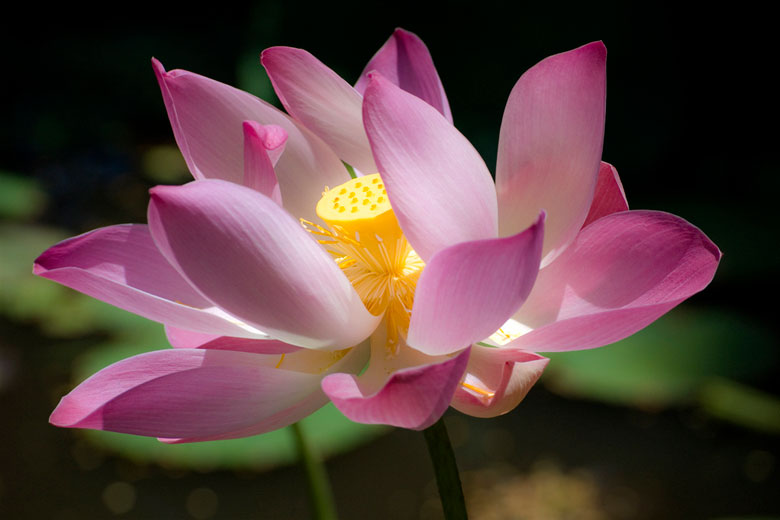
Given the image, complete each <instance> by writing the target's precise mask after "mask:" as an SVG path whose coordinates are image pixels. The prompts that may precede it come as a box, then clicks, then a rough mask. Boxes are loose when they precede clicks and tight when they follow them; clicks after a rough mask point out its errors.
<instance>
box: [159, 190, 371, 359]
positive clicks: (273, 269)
mask: <svg viewBox="0 0 780 520" xmlns="http://www.w3.org/2000/svg"><path fill="white" fill-rule="evenodd" d="M149 227H150V229H151V233H152V237H153V238H154V240H155V242H156V243H157V246H158V248H159V249H160V251H161V252H162V254H163V255H164V256H165V257H166V258H167V259H168V261H169V262H170V263H171V264H172V265H173V266H174V267H176V269H177V270H178V271H179V272H180V273H182V275H183V276H184V277H185V278H186V279H187V280H189V282H190V283H191V284H192V285H193V287H195V288H196V289H197V290H199V291H200V292H201V294H203V295H204V296H205V297H206V298H208V299H209V300H210V301H212V302H214V303H215V304H216V305H218V306H219V307H220V308H223V309H225V310H226V311H227V312H229V313H231V314H233V315H235V316H236V317H237V318H238V319H241V320H244V321H246V322H247V323H249V324H251V325H253V326H257V325H259V324H261V323H262V324H263V325H262V330H263V331H265V332H267V333H268V334H269V335H270V336H272V337H274V338H275V339H279V340H281V341H284V342H286V343H291V344H293V345H297V346H302V347H307V348H322V349H328V350H331V349H334V348H337V347H343V346H344V345H356V344H357V343H359V342H361V341H362V340H363V339H365V338H367V337H368V336H369V335H370V334H371V332H372V331H373V330H374V328H376V325H377V324H378V322H379V320H380V317H377V316H373V315H372V314H370V313H369V312H368V310H367V309H366V308H365V306H364V305H363V303H362V302H361V301H360V297H359V296H358V295H357V293H356V292H355V290H354V289H353V287H352V285H351V284H350V283H349V281H348V280H347V278H346V277H345V276H344V274H343V273H342V272H341V270H340V269H339V268H338V266H337V265H336V264H335V262H333V259H332V258H331V257H330V255H328V253H326V252H325V250H324V249H323V248H322V247H321V246H320V245H319V244H318V243H317V242H316V241H315V240H314V239H312V238H311V236H310V235H309V234H308V233H307V232H306V231H304V229H303V228H302V227H301V225H300V224H299V223H298V222H297V221H296V220H295V219H293V218H292V217H291V216H290V215H289V214H288V213H287V212H285V211H284V210H283V209H281V208H280V207H279V206H277V205H276V204H275V203H274V202H273V201H272V200H271V199H269V198H268V197H266V196H264V195H262V194H261V193H258V192H256V191H254V190H251V189H249V188H245V187H243V186H239V185H237V184H232V183H229V182H225V181H221V180H204V181H194V182H191V183H189V184H186V185H184V186H158V187H156V188H153V189H152V190H151V202H150V204H149Z"/></svg>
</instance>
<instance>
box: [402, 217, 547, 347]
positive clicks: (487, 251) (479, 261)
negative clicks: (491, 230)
mask: <svg viewBox="0 0 780 520" xmlns="http://www.w3.org/2000/svg"><path fill="white" fill-rule="evenodd" d="M543 239H544V214H543V213H542V214H541V215H539V217H538V218H537V221H536V223H535V224H534V225H533V226H531V227H530V228H528V229H527V230H525V231H523V232H522V233H518V234H517V235H515V236H512V237H507V238H493V239H489V240H477V241H473V242H462V243H460V244H456V245H454V246H450V247H448V248H447V249H442V250H440V251H439V252H437V253H436V254H435V255H433V257H432V258H431V260H430V261H429V262H428V264H427V265H426V266H425V269H424V270H423V273H422V276H421V277H420V280H419V282H418V283H417V292H416V293H415V299H414V306H413V307H412V318H411V324H410V325H409V334H408V337H407V342H408V343H409V345H410V346H411V347H413V348H416V349H417V350H420V351H421V352H424V353H426V354H429V355H440V354H448V353H450V352H455V351H458V350H461V349H462V348H464V347H466V346H468V345H471V344H472V343H474V342H476V341H479V340H481V339H484V338H486V337H488V336H490V335H491V334H492V333H493V332H495V331H496V329H498V328H499V327H500V326H501V325H503V324H504V322H506V320H508V319H509V318H511V317H512V315H513V314H514V313H515V312H516V311H517V309H519V308H520V306H521V305H522V304H523V302H524V301H525V299H526V297H527V296H528V293H530V292H531V288H532V287H533V285H534V280H535V279H536V275H537V273H538V272H539V261H540V260H541V254H542V241H543Z"/></svg>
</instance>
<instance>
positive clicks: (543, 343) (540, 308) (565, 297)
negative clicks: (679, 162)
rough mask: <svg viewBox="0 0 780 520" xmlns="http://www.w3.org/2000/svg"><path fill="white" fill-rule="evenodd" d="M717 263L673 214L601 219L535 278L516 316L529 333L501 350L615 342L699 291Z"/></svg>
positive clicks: (711, 247) (716, 254)
mask: <svg viewBox="0 0 780 520" xmlns="http://www.w3.org/2000/svg"><path fill="white" fill-rule="evenodd" d="M720 257H721V252H720V251H719V250H718V248H717V247H716V246H715V244H713V243H712V242H711V241H710V239H709V238H707V237H706V236H705V235H704V233H702V232H701V231H700V230H699V229H698V228H696V227H695V226H693V225H692V224H690V223H688V222H686V221H685V220H683V219H681V218H680V217H677V216H675V215H670V214H668V213H663V212H659V211H625V212H621V213H612V214H610V215H607V216H604V217H602V218H600V219H598V220H596V221H595V222H593V223H592V224H590V225H589V226H588V227H586V228H584V229H583V230H582V231H581V232H580V234H579V235H578V236H577V239H576V241H575V242H574V243H573V244H572V245H571V246H570V247H569V249H567V250H566V252H565V253H564V254H563V255H562V256H561V257H559V258H558V259H557V260H555V261H554V262H553V263H552V264H551V265H550V266H548V267H546V268H544V269H542V270H541V271H540V272H539V276H538V278H537V282H536V285H535V286H534V289H533V291H532V292H531V295H530V296H529V297H528V300H527V301H526V303H525V304H524V305H523V307H522V308H521V309H520V311H519V312H518V313H517V314H516V315H515V319H516V320H517V321H518V322H520V323H522V324H525V325H527V326H529V327H531V328H532V329H533V330H531V331H530V332H527V333H525V334H523V335H521V336H520V337H519V338H517V339H515V340H514V341H512V342H511V343H509V344H507V345H506V347H513V348H521V349H523V350H530V351H534V352H553V351H562V350H577V349H587V348H594V347H599V346H602V345H606V344H608V343H613V342H615V341H618V340H621V339H623V338H625V337H627V336H629V335H631V334H633V333H634V332H636V331H638V330H640V329H642V328H643V327H645V326H647V325H648V324H650V323H652V322H653V321H655V320H656V319H657V318H659V317H660V316H661V315H663V314H664V313H666V312H667V311H668V310H670V309H671V308H672V307H674V306H676V305H677V304H679V303H680V302H682V301H683V300H685V299H687V298H689V297H690V296H692V295H694V294H695V293H697V292H699V291H701V290H702V289H704V288H705V287H706V286H707V285H708V284H709V283H710V281H711V280H712V278H713V276H714V275H715V270H716V269H717V267H718V262H719V260H720Z"/></svg>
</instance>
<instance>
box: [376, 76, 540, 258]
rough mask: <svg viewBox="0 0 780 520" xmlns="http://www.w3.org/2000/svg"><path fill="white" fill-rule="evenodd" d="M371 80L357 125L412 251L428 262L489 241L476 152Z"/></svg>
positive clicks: (485, 179) (484, 177)
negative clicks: (450, 251) (361, 123)
mask: <svg viewBox="0 0 780 520" xmlns="http://www.w3.org/2000/svg"><path fill="white" fill-rule="evenodd" d="M370 76H371V82H370V83H369V85H368V87H367V88H366V95H365V101H364V103H363V121H364V123H365V125H366V132H367V133H368V139H369V141H370V142H371V149H372V150H373V151H374V157H375V159H376V161H377V166H378V167H379V173H380V174H381V176H382V180H383V181H384V183H385V186H386V188H387V194H388V196H389V197H390V204H391V205H392V206H393V210H394V211H395V215H396V217H398V223H399V224H400V225H401V228H402V229H403V231H404V234H405V235H406V238H407V239H408V240H409V243H410V244H411V245H412V247H413V248H414V250H415V251H417V253H418V254H419V255H420V257H421V258H422V259H423V260H426V261H427V260H428V259H429V258H430V257H431V256H433V254H434V253H435V252H436V251H438V250H440V249H444V248H445V247H448V246H451V245H453V244H457V243H459V242H466V241H470V240H479V239H483V238H495V236H496V233H497V209H496V193H495V188H494V185H493V180H492V178H491V177H490V172H489V171H488V169H487V167H486V166H485V163H484V161H483V160H482V158H481V157H480V156H479V153H477V151H476V150H475V149H474V147H473V146H471V143H469V142H468V140H467V139H466V138H465V137H463V135H461V134H460V132H458V131H457V130H456V129H455V127H454V126H452V124H450V122H449V121H447V120H446V119H445V118H444V117H443V116H442V115H441V114H440V113H439V112H438V111H436V109H434V108H433V107H431V106H430V105H429V104H428V103H426V102H424V101H422V100H421V99H419V98H417V97H415V96H413V95H412V94H409V93H407V92H404V91H403V90H401V89H400V88H398V87H397V86H395V85H393V84H392V83H391V82H389V81H388V80H387V79H385V78H383V77H382V76H381V75H379V74H371V75H370ZM537 214H538V212H537ZM528 225H530V222H529V223H528ZM528 225H526V227H528Z"/></svg>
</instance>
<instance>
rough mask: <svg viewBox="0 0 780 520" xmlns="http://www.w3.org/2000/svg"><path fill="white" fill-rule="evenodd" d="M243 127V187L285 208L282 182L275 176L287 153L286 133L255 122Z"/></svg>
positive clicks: (280, 129) (274, 126)
mask: <svg viewBox="0 0 780 520" xmlns="http://www.w3.org/2000/svg"><path fill="white" fill-rule="evenodd" d="M243 127H244V181H243V185H244V186H247V187H249V188H252V189H253V190H257V191H259V192H260V193H262V194H263V195H265V196H266V197H268V198H270V199H271V200H273V201H274V202H276V203H277V204H278V205H279V206H281V207H284V205H283V204H282V193H281V190H280V188H279V181H278V180H277V179H276V173H275V172H274V163H276V162H277V161H278V160H279V157H280V156H281V154H282V151H283V150H284V144H285V142H287V132H285V131H284V129H283V128H282V127H280V126H276V125H261V124H260V123H257V122H255V121H244V123H243Z"/></svg>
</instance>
